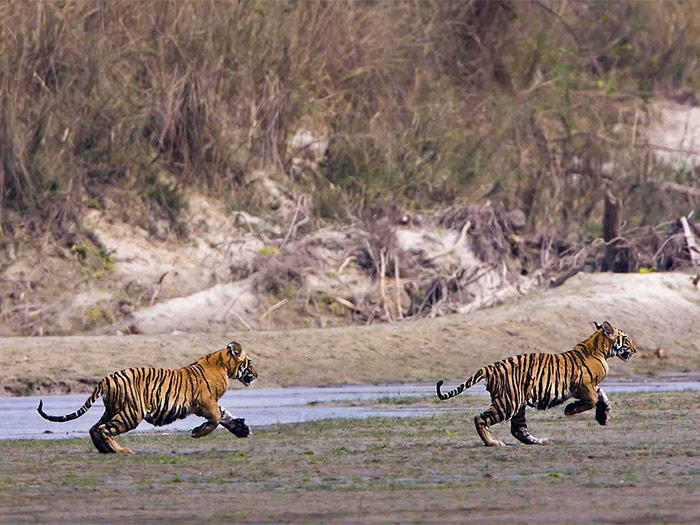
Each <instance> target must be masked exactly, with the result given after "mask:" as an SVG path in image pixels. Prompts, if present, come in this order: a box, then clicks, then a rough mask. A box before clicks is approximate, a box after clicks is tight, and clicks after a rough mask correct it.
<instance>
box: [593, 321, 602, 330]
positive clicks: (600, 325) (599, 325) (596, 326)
mask: <svg viewBox="0 0 700 525" xmlns="http://www.w3.org/2000/svg"><path fill="white" fill-rule="evenodd" d="M593 325H594V326H595V329H596V330H600V329H601V328H603V325H602V324H598V323H597V322H596V321H593Z"/></svg>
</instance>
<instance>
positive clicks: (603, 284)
mask: <svg viewBox="0 0 700 525" xmlns="http://www.w3.org/2000/svg"><path fill="white" fill-rule="evenodd" d="M605 319H607V320H609V321H610V322H612V323H613V324H614V325H616V326H618V327H620V328H622V329H623V330H626V331H627V332H628V333H629V334H630V335H631V336H632V338H633V340H634V341H635V342H636V343H637V346H638V348H639V349H640V355H639V357H638V358H635V359H633V360H632V362H631V363H623V362H621V361H619V360H614V361H611V362H610V365H611V372H610V374H611V376H613V377H618V378H620V377H626V376H631V375H654V376H658V377H663V376H667V375H674V374H686V375H687V374H691V375H692V374H695V373H697V372H698V371H700V351H698V350H699V345H700V343H699V341H700V291H699V290H698V288H697V287H695V286H694V285H693V284H692V282H691V279H690V276H689V275H688V274H684V273H659V274H600V273H599V274H579V275H577V276H575V277H574V278H572V279H570V280H569V281H567V283H566V284H565V285H564V286H561V287H559V288H553V289H551V288H550V289H543V290H539V291H535V292H532V293H530V294H528V295H526V296H523V297H522V298H521V299H520V300H518V301H513V302H510V303H508V304H503V305H500V306H497V307H493V308H488V309H484V310H479V311H476V312H472V313H469V314H454V315H450V316H446V317H442V318H437V319H423V320H418V321H414V322H396V323H393V324H382V325H373V326H365V327H357V326H355V327H342V328H327V329H307V330H290V331H284V332H280V331H278V332H241V331H240V330H236V331H233V330H232V331H231V332H228V333H206V334H197V333H177V332H176V333H173V334H169V335H148V336H147V335H131V336H69V337H33V338H30V337H27V338H23V337H10V338H0V395H30V394H39V393H73V392H89V391H91V390H92V388H93V385H94V381H95V380H96V379H97V378H100V377H102V376H104V375H105V374H108V373H110V372H112V371H114V370H119V369H122V368H127V367H131V366H146V365H152V366H160V367H179V366H183V365H186V364H188V363H190V362H192V361H193V360H195V359H196V358H198V357H199V356H201V355H203V354H205V353H207V352H210V351H212V350H213V349H217V348H222V347H223V346H224V345H225V344H226V343H227V342H228V341H230V340H231V339H234V338H235V339H236V340H238V341H240V342H241V343H243V345H244V346H245V347H246V348H247V349H248V351H249V353H250V354H251V355H252V356H253V358H254V359H255V362H256V364H257V365H258V369H259V371H260V384H261V385H264V386H268V387H269V386H288V385H324V384H341V383H364V382H380V383H385V382H397V381H399V382H400V381H433V380H436V379H439V378H441V377H442V378H445V379H459V378H463V377H464V376H466V375H467V374H468V373H471V372H470V371H473V370H475V369H476V368H478V367H479V366H482V365H484V364H487V363H490V362H493V361H494V360H497V359H502V358H504V357H507V356H510V355H514V354H518V353H525V352H534V351H550V352H561V351H564V350H568V349H570V348H571V347H572V346H573V345H574V344H575V343H577V342H579V341H581V340H583V339H584V338H585V337H587V336H588V335H590V334H591V333H592V332H593V321H599V322H601V321H603V320H605Z"/></svg>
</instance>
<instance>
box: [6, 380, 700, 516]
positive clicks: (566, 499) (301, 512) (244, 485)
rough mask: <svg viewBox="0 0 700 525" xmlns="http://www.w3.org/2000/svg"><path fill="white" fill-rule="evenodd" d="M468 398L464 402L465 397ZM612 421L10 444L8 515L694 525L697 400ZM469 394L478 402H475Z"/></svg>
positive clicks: (651, 406)
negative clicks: (526, 428)
mask: <svg viewBox="0 0 700 525" xmlns="http://www.w3.org/2000/svg"><path fill="white" fill-rule="evenodd" d="M455 401H457V400H455ZM611 401H612V403H613V419H612V421H611V423H610V424H609V425H608V426H606V427H600V426H599V425H598V424H597V423H596V422H595V421H594V419H593V415H592V414H590V413H588V414H580V415H578V416H574V417H573V418H566V417H565V416H563V414H562V410H561V409H553V410H549V411H547V412H538V413H534V414H532V415H531V416H530V417H529V423H530V428H531V430H532V432H533V433H534V434H535V435H538V436H541V437H544V436H548V437H550V438H551V439H552V440H553V445H550V446H548V447H528V446H524V445H519V444H515V443H516V442H515V440H514V439H513V438H512V437H511V436H510V435H509V433H508V427H507V425H498V426H496V427H495V428H494V434H495V435H497V436H498V437H499V438H504V440H505V441H506V442H507V443H508V444H509V445H511V444H513V446H508V447H505V448H497V449H490V448H486V447H484V446H482V445H481V444H480V441H479V440H478V437H477V436H476V432H475V431H474V429H473V425H472V424H471V417H472V415H473V413H474V411H475V410H474V409H475V407H471V408H470V409H468V410H466V411H465V412H464V413H451V414H446V415H440V416H436V417H433V418H421V419H411V420H397V419H368V420H359V421H339V420H335V421H321V422H316V423H310V424H299V425H284V426H275V427H270V428H268V429H263V430H256V431H254V433H253V435H252V436H251V437H250V438H248V439H245V440H239V439H236V438H234V437H233V436H231V435H230V434H228V432H226V431H224V430H218V431H216V432H215V433H214V434H212V435H211V436H209V437H207V438H204V439H201V440H193V439H191V438H189V436H187V435H186V434H177V435H161V436H152V435H151V436H129V435H127V436H125V437H123V438H120V439H121V442H122V443H123V444H125V445H127V446H129V447H131V448H132V449H133V450H135V451H136V453H135V454H133V455H127V456H124V455H113V456H101V455H99V454H98V453H97V452H96V451H94V450H93V449H92V445H91V444H90V443H89V442H88V440H87V439H80V440H70V441H15V442H11V441H4V442H0V456H1V457H2V458H3V466H2V470H0V516H2V520H5V521H8V522H12V523H26V522H36V521H40V522H51V523H60V522H70V523H104V522H110V523H113V522H133V521H134V520H137V521H139V522H154V521H158V522H161V521H167V522H173V521H177V522H190V521H195V520H196V521H198V522H202V521H204V522H208V521H211V522H254V523H260V522H275V523H278V522H283V523H284V522H292V523H308V522H320V523H357V522H362V523H410V522H420V523H452V522H460V523H464V522H465V521H468V522H470V523H487V522H488V523H513V522H516V523H591V522H595V523H697V522H698V521H700V507H699V506H698V503H697V502H698V501H699V500H700V488H699V487H700V478H699V476H700V470H699V469H698V466H697V461H694V460H693V459H692V458H693V457H696V459H697V455H698V447H697V443H696V437H697V429H696V425H695V421H697V420H698V418H699V417H700V394H698V393H697V392H692V393H691V392H685V393H656V394H641V395H612V396H611ZM469 402H470V403H477V404H478V403H479V401H478V400H475V399H474V398H471V399H470V400H469Z"/></svg>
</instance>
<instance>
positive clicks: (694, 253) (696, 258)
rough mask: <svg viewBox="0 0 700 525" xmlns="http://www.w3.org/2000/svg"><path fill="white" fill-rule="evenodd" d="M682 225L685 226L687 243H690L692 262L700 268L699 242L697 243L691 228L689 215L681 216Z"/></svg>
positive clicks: (689, 249) (689, 250)
mask: <svg viewBox="0 0 700 525" xmlns="http://www.w3.org/2000/svg"><path fill="white" fill-rule="evenodd" d="M681 226H683V234H684V235H685V243H686V244H687V245H688V252H689V253H690V263H691V264H692V265H693V266H694V267H696V268H700V252H698V248H697V244H696V243H695V235H694V234H693V232H692V230H691V229H690V225H689V224H688V218H687V217H681Z"/></svg>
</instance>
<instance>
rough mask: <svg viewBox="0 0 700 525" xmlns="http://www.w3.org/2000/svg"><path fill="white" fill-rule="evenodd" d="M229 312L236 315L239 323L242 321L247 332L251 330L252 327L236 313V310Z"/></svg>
mask: <svg viewBox="0 0 700 525" xmlns="http://www.w3.org/2000/svg"><path fill="white" fill-rule="evenodd" d="M231 313H232V314H233V315H235V316H236V319H238V320H239V321H240V322H241V323H243V326H245V327H246V328H247V329H248V331H249V332H252V331H253V329H252V328H251V327H250V325H249V324H248V323H246V322H245V319H243V318H242V317H241V316H240V315H238V312H236V310H231Z"/></svg>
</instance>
